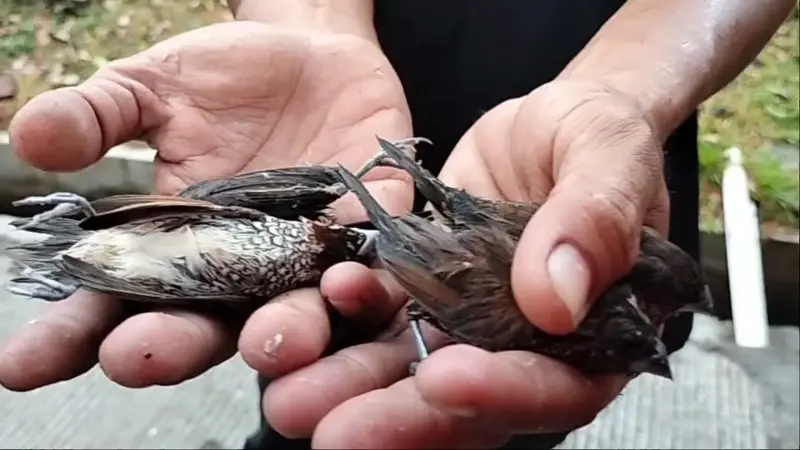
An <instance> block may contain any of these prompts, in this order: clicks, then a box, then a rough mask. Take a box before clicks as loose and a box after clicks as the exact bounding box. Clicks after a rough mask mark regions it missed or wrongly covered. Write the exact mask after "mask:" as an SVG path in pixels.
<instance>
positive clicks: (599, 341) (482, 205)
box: [340, 139, 710, 378]
mask: <svg viewBox="0 0 800 450" xmlns="http://www.w3.org/2000/svg"><path fill="white" fill-rule="evenodd" d="M379 141H380V144H381V147H382V150H383V151H384V152H385V153H386V154H387V155H388V156H389V157H391V158H393V159H394V160H395V163H389V164H390V165H393V166H397V167H399V168H402V169H404V170H406V171H408V172H409V173H410V174H411V175H412V177H413V178H414V180H415V182H416V184H417V187H418V189H419V190H420V191H421V192H422V194H423V195H424V196H425V197H426V198H427V199H428V200H429V201H430V202H431V204H432V206H433V207H434V209H435V210H436V212H437V213H438V214H437V218H436V220H435V221H434V222H431V221H428V220H424V219H422V218H419V217H415V216H412V215H410V216H405V217H402V218H391V217H390V216H389V215H388V214H387V213H386V212H385V211H384V210H383V209H382V208H381V207H380V206H379V205H378V204H377V202H376V201H375V200H374V199H373V198H372V197H371V195H370V194H369V193H368V192H367V191H366V189H365V188H364V186H363V184H362V183H361V182H360V181H359V180H358V179H357V178H356V177H354V176H353V174H352V173H350V172H349V171H347V170H346V169H343V168H340V173H341V176H342V179H343V183H344V184H345V185H346V186H347V187H348V188H349V189H350V190H351V191H353V192H354V193H355V194H356V195H357V196H358V198H359V200H360V201H361V202H362V204H363V205H364V207H365V209H366V210H367V213H368V215H369V217H370V219H371V220H372V221H373V223H374V224H375V225H376V228H377V229H378V230H379V231H380V233H381V234H380V235H379V236H378V237H377V238H376V241H375V250H376V254H377V257H378V258H379V259H380V260H381V262H382V263H383V265H384V266H385V268H386V269H387V270H388V271H389V272H390V273H391V274H392V275H393V277H394V278H396V279H397V281H398V282H399V283H400V284H401V285H402V286H403V287H404V288H405V289H406V290H407V291H408V292H409V294H410V296H411V298H412V302H411V303H410V305H409V308H408V315H409V320H410V325H411V327H412V330H413V331H414V334H415V338H416V340H417V344H418V348H419V353H420V358H424V357H426V356H427V354H428V349H427V345H426V344H425V341H424V339H423V337H422V334H421V331H420V328H419V321H420V320H424V321H427V322H429V323H431V324H432V325H433V326H434V327H436V328H438V329H440V330H441V331H443V332H445V333H446V334H448V335H449V336H450V337H452V338H453V340H455V341H457V342H463V343H467V344H471V345H475V346H478V347H481V348H484V349H487V350H490V351H499V350H528V351H533V352H536V353H541V354H544V355H547V356H550V357H553V358H555V359H558V360H561V361H563V362H566V363H568V364H571V365H572V366H574V367H576V368H578V369H580V370H582V371H583V372H585V373H589V374H599V373H627V374H631V375H636V374H639V373H644V372H649V373H652V374H655V375H659V376H663V377H667V378H671V370H670V365H669V362H668V359H667V350H666V347H665V346H664V344H663V343H662V342H661V340H660V338H659V333H658V326H659V325H660V324H661V323H662V322H663V320H664V318H665V317H668V316H669V315H671V314H673V313H674V312H677V311H678V310H681V309H692V308H694V309H704V308H706V307H710V304H709V303H708V302H709V301H710V297H709V296H708V291H707V288H706V285H705V282H704V281H703V280H702V276H701V275H699V272H698V271H699V269H698V268H697V266H696V263H695V262H694V261H693V260H692V259H691V257H689V256H688V255H687V254H685V253H684V252H682V251H681V250H680V249H678V248H677V247H676V246H674V245H672V244H669V243H667V242H666V241H662V240H658V237H657V235H655V234H654V233H650V232H645V233H646V234H645V235H644V236H643V238H644V240H643V246H642V253H643V255H642V256H641V257H640V258H639V261H637V267H638V269H637V268H635V269H634V271H633V272H632V274H631V275H630V276H628V277H625V278H623V279H621V280H619V281H617V282H616V283H615V284H613V285H612V286H611V287H610V288H609V289H607V290H606V291H605V292H604V293H603V294H602V295H601V296H600V297H599V298H598V299H597V300H596V302H595V303H594V305H593V307H592V308H591V309H590V311H589V312H588V314H587V316H586V318H585V319H584V321H583V322H582V323H581V325H580V326H579V327H578V329H577V330H576V331H575V332H573V333H571V334H569V335H565V336H554V335H550V334H548V333H545V332H543V331H541V330H539V329H538V328H536V327H535V326H533V325H532V324H531V323H530V321H529V320H528V319H527V318H526V317H525V316H524V315H523V314H522V312H521V311H520V310H519V308H518V307H517V305H516V303H515V301H514V298H513V295H512V292H511V287H510V269H511V261H512V258H513V254H514V249H515V248H516V243H517V241H518V240H519V237H520V235H521V234H522V230H523V229H524V227H525V225H526V224H527V222H528V220H529V219H530V217H531V216H532V215H533V214H534V213H535V212H536V210H537V208H538V207H537V206H536V205H529V204H523V203H512V202H494V201H490V200H485V199H479V198H477V197H474V196H471V195H469V194H467V193H466V192H464V191H462V190H458V189H454V188H450V187H447V186H446V185H444V184H443V183H442V182H441V181H440V180H438V179H437V178H435V177H434V176H433V175H431V174H430V173H429V172H427V171H426V170H425V169H423V168H421V167H420V166H419V165H418V164H417V163H416V162H414V161H413V160H412V159H411V158H409V157H408V156H407V155H406V154H405V153H403V151H402V149H401V148H400V147H399V146H397V145H393V144H391V143H389V142H387V141H384V140H380V139H379ZM384 164H386V162H384ZM673 263H680V264H682V265H684V266H686V267H679V268H676V269H675V270H673V269H672V268H671V267H670V264H673ZM660 289H664V290H660ZM640 308H641V309H640Z"/></svg>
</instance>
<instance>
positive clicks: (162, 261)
mask: <svg viewBox="0 0 800 450" xmlns="http://www.w3.org/2000/svg"><path fill="white" fill-rule="evenodd" d="M409 142H413V139H412V140H411V141H409ZM378 160H379V158H373V159H372V160H370V161H368V162H367V163H366V164H365V165H364V166H363V167H362V168H361V169H359V171H358V173H359V176H363V175H364V174H366V173H367V172H368V171H369V170H371V169H372V168H374V167H376V163H377V162H378ZM346 192H347V190H346V188H345V187H344V186H343V185H341V184H340V183H339V177H338V172H337V170H336V168H331V167H326V166H317V165H308V166H301V167H292V168H284V169H273V170H266V171H259V172H252V173H247V174H243V175H238V176H234V177H231V178H226V179H219V180H209V181H204V182H200V183H197V184H195V185H192V186H189V187H188V188H186V189H185V190H184V191H182V192H181V193H179V194H178V195H177V196H162V195H116V196H111V197H106V198H101V199H99V200H95V201H91V202H90V201H88V200H87V199H85V198H83V197H81V196H79V195H76V194H73V193H68V192H58V193H53V194H50V195H47V196H35V197H28V198H25V199H22V200H19V201H16V202H14V205H15V206H23V205H44V206H51V207H52V209H50V210H49V211H45V212H43V213H40V214H37V215H35V216H33V217H32V218H24V219H20V220H16V221H14V222H12V226H15V227H17V228H18V229H23V230H27V231H31V232H34V233H40V234H44V235H45V236H46V237H45V238H44V239H43V240H41V241H38V242H23V243H20V244H18V245H15V246H12V247H10V248H8V251H9V252H10V253H11V255H12V259H13V262H12V276H13V278H12V279H11V281H10V283H9V284H8V286H7V289H8V290H9V291H10V292H12V293H14V294H17V295H20V296H24V297H30V298H37V299H40V300H46V301H59V300H62V299H65V298H67V297H69V296H70V295H72V294H73V293H74V292H75V291H76V290H78V289H79V288H85V289H88V290H92V291H97V292H103V293H108V294H113V295H115V296H116V297H118V298H120V299H122V300H130V301H138V302H145V303H151V304H172V305H183V306H197V307H201V306H208V305H216V306H219V305H222V306H224V307H230V308H245V309H252V308H255V307H258V306H260V305H261V304H263V303H264V301H265V299H270V298H273V297H275V296H276V295H279V294H281V293H283V292H286V291H289V290H293V289H296V288H300V287H304V286H313V285H316V284H318V282H319V280H320V278H321V275H322V273H323V272H324V271H325V270H326V269H327V268H328V267H330V266H332V265H334V264H336V263H339V262H343V261H359V262H363V263H368V262H369V261H370V260H371V258H372V254H373V252H372V242H373V241H374V237H375V236H376V235H377V231H375V230H368V229H359V228H357V227H346V226H342V225H338V224H336V223H334V222H335V217H334V214H333V212H332V210H331V209H330V208H329V205H330V203H331V202H333V201H334V200H336V199H338V198H339V197H341V196H342V195H344V194H345V193H346Z"/></svg>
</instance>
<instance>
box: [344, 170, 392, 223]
mask: <svg viewBox="0 0 800 450" xmlns="http://www.w3.org/2000/svg"><path fill="white" fill-rule="evenodd" d="M338 174H339V177H340V178H341V182H342V184H343V185H345V187H346V188H347V189H348V190H349V191H350V192H352V193H353V194H355V196H356V197H357V198H358V201H359V202H361V205H362V206H364V209H365V210H366V211H367V216H368V217H369V220H370V221H371V222H372V224H373V225H374V226H375V228H377V230H378V231H379V232H380V233H381V234H384V235H390V234H392V233H393V232H395V231H396V229H397V224H396V223H395V222H394V221H393V220H392V216H391V215H390V214H389V213H388V212H387V211H386V210H385V209H383V207H382V206H381V205H380V204H379V203H378V201H377V200H375V198H374V197H373V196H372V194H370V193H369V191H368V190H367V188H366V186H364V183H362V182H361V180H359V179H358V177H356V176H355V174H353V173H352V172H350V171H349V170H347V169H346V168H345V167H344V166H342V165H339V170H338Z"/></svg>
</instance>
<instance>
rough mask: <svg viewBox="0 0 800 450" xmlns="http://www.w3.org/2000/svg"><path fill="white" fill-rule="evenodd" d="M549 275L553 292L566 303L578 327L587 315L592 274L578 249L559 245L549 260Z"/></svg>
mask: <svg viewBox="0 0 800 450" xmlns="http://www.w3.org/2000/svg"><path fill="white" fill-rule="evenodd" d="M547 274H548V276H549V277H550V283H551V284H552V286H553V290H554V291H556V294H557V295H558V296H559V298H561V301H562V302H564V306H566V307H567V309H568V310H569V312H570V314H571V315H572V321H573V323H575V324H576V325H577V324H578V323H580V321H581V320H583V316H584V315H585V314H586V301H587V297H588V296H589V287H590V285H591V282H592V280H591V273H590V272H589V268H588V266H587V265H586V262H585V261H584V259H583V256H581V254H580V252H579V251H578V249H576V248H575V247H573V246H572V245H569V244H559V245H558V246H557V247H556V248H555V249H553V251H552V252H551V253H550V256H549V257H548V259H547Z"/></svg>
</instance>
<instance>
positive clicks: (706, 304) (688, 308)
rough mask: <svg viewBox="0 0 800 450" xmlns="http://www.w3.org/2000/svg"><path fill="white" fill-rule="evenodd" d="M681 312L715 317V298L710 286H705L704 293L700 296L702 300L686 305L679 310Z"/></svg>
mask: <svg viewBox="0 0 800 450" xmlns="http://www.w3.org/2000/svg"><path fill="white" fill-rule="evenodd" d="M679 312H691V313H695V314H703V315H705V316H715V315H716V313H715V311H714V296H713V295H711V288H710V287H709V286H708V285H705V286H704V287H703V293H702V294H700V300H699V301H697V302H692V303H689V304H687V305H685V306H684V307H682V308H681V309H680V310H679Z"/></svg>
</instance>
